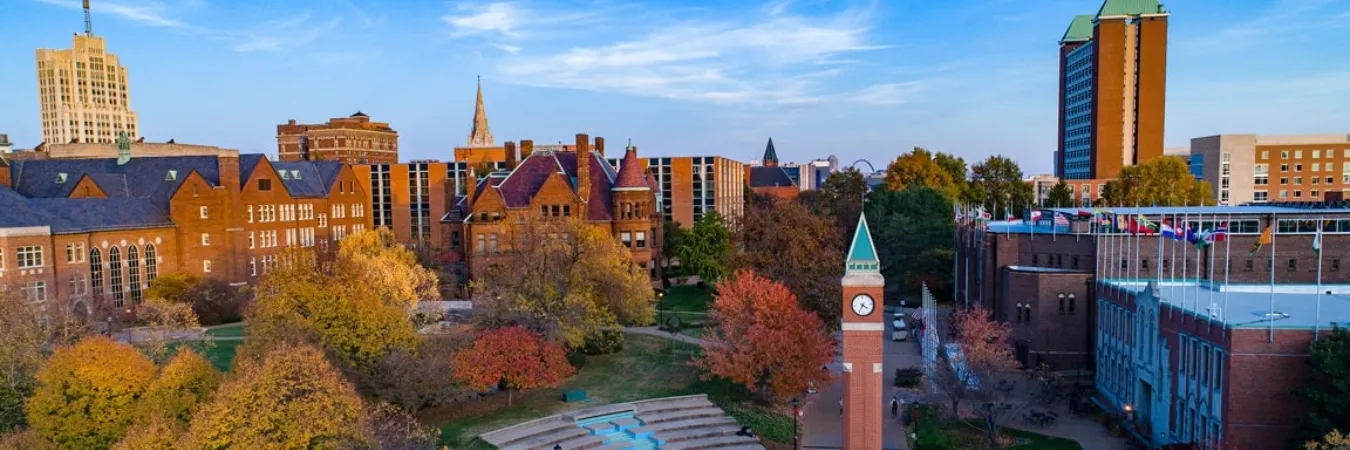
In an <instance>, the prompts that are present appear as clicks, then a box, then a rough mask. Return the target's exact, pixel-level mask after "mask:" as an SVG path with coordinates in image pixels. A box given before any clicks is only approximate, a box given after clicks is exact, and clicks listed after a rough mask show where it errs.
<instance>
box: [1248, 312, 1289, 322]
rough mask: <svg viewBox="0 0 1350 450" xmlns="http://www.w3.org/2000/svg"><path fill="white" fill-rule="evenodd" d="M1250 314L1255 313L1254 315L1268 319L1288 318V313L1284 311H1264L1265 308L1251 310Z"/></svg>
mask: <svg viewBox="0 0 1350 450" xmlns="http://www.w3.org/2000/svg"><path fill="white" fill-rule="evenodd" d="M1252 314H1255V315H1256V317H1260V318H1263V319H1270V320H1277V319H1288V318H1289V315H1288V314H1285V313H1282V312H1279V311H1266V310H1260V311H1253V312H1252Z"/></svg>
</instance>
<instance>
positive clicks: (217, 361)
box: [169, 341, 244, 372]
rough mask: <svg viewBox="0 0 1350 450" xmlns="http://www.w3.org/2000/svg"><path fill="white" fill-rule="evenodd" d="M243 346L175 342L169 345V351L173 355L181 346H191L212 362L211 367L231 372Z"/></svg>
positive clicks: (236, 342)
mask: <svg viewBox="0 0 1350 450" xmlns="http://www.w3.org/2000/svg"><path fill="white" fill-rule="evenodd" d="M243 344H244V341H191V342H175V343H171V344H169V351H170V354H172V352H175V351H178V347H180V346H183V345H191V346H192V349H193V350H194V351H196V352H197V353H199V354H201V355H202V356H205V357H206V360H207V361H211V365H213V366H216V368H217V369H220V370H221V371H222V372H225V371H229V370H230V365H231V363H233V362H234V354H235V352H237V351H238V349H239V346H240V345H243Z"/></svg>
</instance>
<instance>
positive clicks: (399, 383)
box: [363, 338, 467, 414]
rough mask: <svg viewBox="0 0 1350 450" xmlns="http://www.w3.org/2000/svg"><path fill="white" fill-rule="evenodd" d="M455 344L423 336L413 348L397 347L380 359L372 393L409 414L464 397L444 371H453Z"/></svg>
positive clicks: (462, 392) (371, 383)
mask: <svg viewBox="0 0 1350 450" xmlns="http://www.w3.org/2000/svg"><path fill="white" fill-rule="evenodd" d="M459 348H460V346H459V343H457V342H453V341H451V340H449V339H438V338H432V339H423V340H422V341H421V342H420V343H419V344H418V346H417V349H416V350H415V351H410V350H404V349H398V350H394V351H391V352H389V353H388V354H386V355H384V357H383V358H381V359H380V362H379V364H378V365H377V366H376V370H375V371H374V374H375V376H374V377H372V378H373V379H372V380H367V381H366V382H364V383H363V384H366V385H369V386H371V390H372V391H373V392H374V394H375V396H376V397H378V398H380V399H381V400H384V401H387V402H389V403H392V404H393V405H395V406H398V407H399V408H401V409H402V410H404V411H407V412H408V413H410V414H417V412H418V411H419V410H421V409H422V408H424V407H435V406H439V405H442V404H446V403H450V402H452V401H454V400H458V399H460V398H463V397H465V396H466V394H467V392H465V390H464V389H462V388H461V387H460V386H459V385H458V384H456V383H455V380H454V378H453V377H450V376H447V374H450V373H453V372H454V361H455V353H456V352H458V351H459Z"/></svg>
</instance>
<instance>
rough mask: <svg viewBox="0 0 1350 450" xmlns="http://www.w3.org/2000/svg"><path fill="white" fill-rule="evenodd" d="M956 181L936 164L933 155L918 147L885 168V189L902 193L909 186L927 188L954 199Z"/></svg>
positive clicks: (947, 171)
mask: <svg viewBox="0 0 1350 450" xmlns="http://www.w3.org/2000/svg"><path fill="white" fill-rule="evenodd" d="M958 181H963V180H955V179H953V178H952V172H951V171H950V170H947V169H945V168H943V167H942V165H940V164H938V161H937V160H936V159H934V158H933V153H932V152H929V151H928V150H924V149H923V148H920V147H914V150H912V151H910V152H908V153H905V154H902V155H900V156H899V157H897V158H895V161H892V162H891V164H890V165H889V166H887V167H886V187H887V188H889V189H890V190H893V191H902V190H904V189H905V188H907V187H910V186H915V185H917V186H927V187H931V188H935V189H937V190H940V191H942V192H944V193H947V194H948V195H949V197H950V198H955V197H956V194H958V193H959V184H958Z"/></svg>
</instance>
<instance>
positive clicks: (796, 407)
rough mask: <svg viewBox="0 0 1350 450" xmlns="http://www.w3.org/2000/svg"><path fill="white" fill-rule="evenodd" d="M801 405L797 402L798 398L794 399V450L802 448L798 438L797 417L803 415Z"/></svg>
mask: <svg viewBox="0 0 1350 450" xmlns="http://www.w3.org/2000/svg"><path fill="white" fill-rule="evenodd" d="M800 405H801V402H799V401H797V397H792V449H793V450H796V449H798V448H800V447H798V438H797V417H798V416H801V415H802V411H801V408H800Z"/></svg>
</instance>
